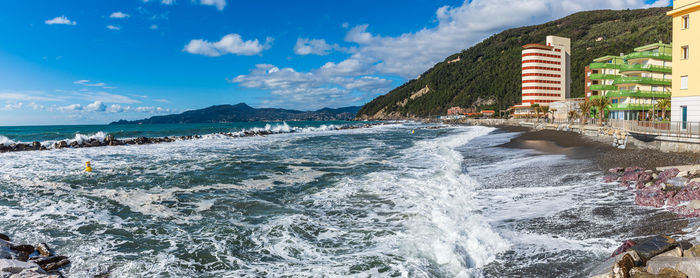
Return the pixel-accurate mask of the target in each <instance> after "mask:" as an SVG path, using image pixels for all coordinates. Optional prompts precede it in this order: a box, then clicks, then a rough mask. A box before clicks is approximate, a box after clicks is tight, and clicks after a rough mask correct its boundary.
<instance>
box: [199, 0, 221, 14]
mask: <svg viewBox="0 0 700 278" xmlns="http://www.w3.org/2000/svg"><path fill="white" fill-rule="evenodd" d="M199 3H200V4H202V5H207V6H216V9H217V10H219V11H223V10H224V7H226V0H200V1H199Z"/></svg>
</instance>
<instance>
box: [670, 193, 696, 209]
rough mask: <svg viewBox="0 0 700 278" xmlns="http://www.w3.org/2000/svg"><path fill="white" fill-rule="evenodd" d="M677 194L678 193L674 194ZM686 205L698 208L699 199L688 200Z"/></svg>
mask: <svg viewBox="0 0 700 278" xmlns="http://www.w3.org/2000/svg"><path fill="white" fill-rule="evenodd" d="M676 195H678V194H676ZM687 207H689V208H692V209H700V200H692V201H690V202H688V205H687Z"/></svg>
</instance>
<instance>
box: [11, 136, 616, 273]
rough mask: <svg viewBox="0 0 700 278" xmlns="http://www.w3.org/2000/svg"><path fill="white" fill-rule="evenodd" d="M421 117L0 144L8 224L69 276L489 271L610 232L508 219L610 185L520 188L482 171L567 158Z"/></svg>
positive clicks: (587, 246)
mask: <svg viewBox="0 0 700 278" xmlns="http://www.w3.org/2000/svg"><path fill="white" fill-rule="evenodd" d="M420 127H423V126H422V125H419V124H415V123H398V124H393V125H385V126H377V127H374V128H370V129H352V130H335V129H337V128H335V127H332V126H326V127H323V126H319V127H316V128H314V129H312V128H307V129H304V130H297V131H294V132H291V131H292V130H294V128H293V127H289V126H288V125H286V124H278V125H270V126H265V127H263V128H264V129H266V130H270V131H274V132H287V133H284V134H278V135H273V136H265V137H242V138H230V137H225V136H216V135H214V134H212V135H211V136H206V137H204V138H202V139H198V140H184V141H176V142H172V143H163V144H154V145H136V146H115V147H104V148H85V149H61V150H54V151H45V152H18V153H4V154H1V155H2V161H3V163H0V197H2V198H0V226H3V227H5V229H7V230H6V231H7V232H8V233H11V234H12V235H13V236H14V237H15V238H17V239H18V240H19V241H26V242H36V241H47V242H49V243H50V244H51V245H52V246H56V248H57V253H60V254H65V255H68V256H70V257H71V260H72V261H73V265H72V267H71V270H70V273H69V274H70V276H71V277H91V276H93V275H96V274H100V273H105V272H108V271H109V272H110V273H111V277H134V276H179V277H194V276H207V277H259V276H273V277H279V276H286V277H340V276H342V277H367V276H372V277H376V276H380V277H384V276H398V277H480V276H482V275H483V274H482V273H481V272H482V269H483V268H484V267H486V266H488V265H490V264H492V263H493V262H494V261H496V260H497V258H498V254H503V253H504V252H505V251H507V250H515V251H516V252H533V253H537V252H541V250H543V249H544V250H548V252H549V251H552V250H553V251H557V250H562V249H571V250H579V251H585V252H594V250H598V249H601V246H604V247H602V248H603V249H604V248H608V246H609V245H611V244H612V242H613V241H612V240H610V239H606V238H602V237H598V238H581V237H580V236H578V235H577V234H564V235H561V236H558V237H557V236H555V235H552V234H544V233H535V232H532V231H523V230H518V229H513V228H512V227H510V226H508V221H509V220H510V219H512V218H516V217H519V215H520V216H522V217H521V219H522V220H523V221H527V220H529V219H535V218H538V217H551V216H552V213H553V212H558V211H562V210H565V209H566V207H567V206H569V205H570V203H572V202H575V201H576V200H578V199H579V198H582V197H581V195H583V194H589V196H595V198H598V199H597V200H599V201H600V202H613V201H614V200H610V199H614V198H615V197H610V196H603V195H600V196H598V195H595V194H593V195H591V192H590V191H585V190H579V189H578V187H577V186H579V184H578V183H576V182H572V183H571V184H566V185H564V186H557V184H558V183H562V180H563V179H566V178H567V176H566V175H561V176H557V179H553V181H548V182H542V183H541V184H537V185H532V186H523V187H522V188H518V189H517V190H507V189H505V188H500V187H497V186H496V187H493V188H492V187H484V183H483V182H482V180H483V178H484V177H489V176H498V175H497V174H498V173H499V172H503V171H516V172H517V171H520V168H523V167H525V166H527V165H537V164H542V165H545V166H546V165H556V164H561V163H565V162H566V158H564V157H563V156H532V154H531V152H526V151H523V152H522V153H517V152H516V153H515V155H514V156H511V157H510V159H511V160H509V161H507V162H505V163H501V164H498V163H494V164H489V165H490V166H483V165H482V164H484V162H479V163H477V162H473V161H465V160H464V150H463V149H462V148H463V147H464V146H470V145H479V144H483V142H475V139H477V138H480V137H482V136H485V135H487V134H489V133H490V132H492V131H493V130H494V129H492V128H485V127H446V128H443V129H440V130H430V129H420V130H419V129H418V128H420ZM414 128H415V129H416V132H415V134H411V132H410V131H411V130H412V129H414ZM409 134H411V135H410V136H409ZM94 136H96V137H94V138H99V137H100V134H99V133H98V134H94ZM496 137H497V138H500V139H498V140H505V139H503V138H505V137H507V136H505V135H502V134H498V135H496ZM501 137H503V138H501ZM89 138H90V137H89V136H87V137H86V138H83V137H80V138H78V137H76V138H75V139H76V140H78V139H80V140H89ZM477 141H478V140H477ZM486 145H488V144H486ZM491 155H494V156H496V157H497V156H498V154H497V153H491ZM85 160H91V161H92V162H93V168H94V169H95V171H94V172H93V173H92V174H86V173H84V172H83V171H82V169H83V167H84V164H83V162H84V161H85ZM469 163H474V164H469ZM480 163H481V164H480ZM468 165H471V166H468ZM545 166H543V167H545ZM494 167H495V168H497V169H493V168H494ZM499 167H500V168H499ZM465 168H466V169H465ZM465 170H466V171H465ZM583 178H586V177H583ZM498 182H500V181H496V183H498ZM595 193H596V194H597V193H598V192H595ZM586 204H588V203H586ZM524 211H526V212H528V213H523V212H524ZM543 241H545V244H542V243H541V242H543ZM604 251H605V252H607V250H604ZM522 263H523V264H527V263H529V262H522Z"/></svg>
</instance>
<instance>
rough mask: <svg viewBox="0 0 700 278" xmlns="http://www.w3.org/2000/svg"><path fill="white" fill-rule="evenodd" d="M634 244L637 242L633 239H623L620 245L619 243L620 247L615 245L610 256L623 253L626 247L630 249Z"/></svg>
mask: <svg viewBox="0 0 700 278" xmlns="http://www.w3.org/2000/svg"><path fill="white" fill-rule="evenodd" d="M635 245H637V242H635V241H634V240H625V242H623V243H622V245H620V247H617V249H615V251H614V252H613V253H612V256H610V257H615V256H617V255H620V254H622V253H625V252H627V250H628V249H630V247H632V246H635Z"/></svg>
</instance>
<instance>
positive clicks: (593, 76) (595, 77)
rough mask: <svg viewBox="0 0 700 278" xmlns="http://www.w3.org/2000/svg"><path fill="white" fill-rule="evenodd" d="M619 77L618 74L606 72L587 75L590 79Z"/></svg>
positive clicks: (613, 78)
mask: <svg viewBox="0 0 700 278" xmlns="http://www.w3.org/2000/svg"><path fill="white" fill-rule="evenodd" d="M619 77H621V76H620V75H618V74H606V73H591V76H589V78H590V79H591V80H615V79H617V78H619Z"/></svg>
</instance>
